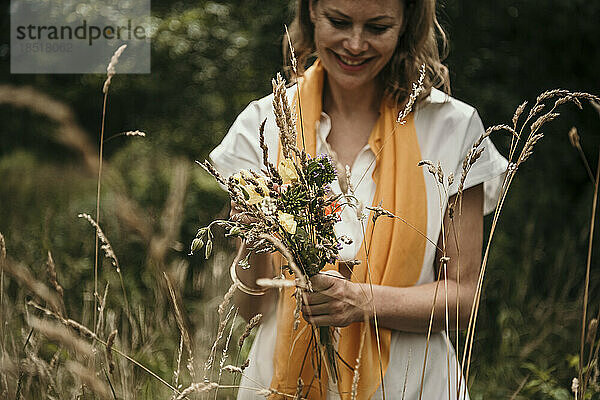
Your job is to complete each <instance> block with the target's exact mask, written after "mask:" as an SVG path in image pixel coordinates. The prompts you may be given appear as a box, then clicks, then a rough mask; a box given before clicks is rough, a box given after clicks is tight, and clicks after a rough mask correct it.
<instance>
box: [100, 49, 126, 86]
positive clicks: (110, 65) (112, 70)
mask: <svg viewBox="0 0 600 400" xmlns="http://www.w3.org/2000/svg"><path fill="white" fill-rule="evenodd" d="M126 48H127V45H126V44H124V45H122V46H121V47H119V48H118V49H117V51H115V53H114V54H113V56H112V57H111V58H110V63H108V67H106V81H104V86H103V87H102V93H104V94H106V93H107V92H108V88H109V87H110V82H111V80H112V77H113V76H114V75H115V74H116V73H117V71H116V70H115V66H116V65H117V63H118V62H119V57H121V54H123V51H125V49H126Z"/></svg>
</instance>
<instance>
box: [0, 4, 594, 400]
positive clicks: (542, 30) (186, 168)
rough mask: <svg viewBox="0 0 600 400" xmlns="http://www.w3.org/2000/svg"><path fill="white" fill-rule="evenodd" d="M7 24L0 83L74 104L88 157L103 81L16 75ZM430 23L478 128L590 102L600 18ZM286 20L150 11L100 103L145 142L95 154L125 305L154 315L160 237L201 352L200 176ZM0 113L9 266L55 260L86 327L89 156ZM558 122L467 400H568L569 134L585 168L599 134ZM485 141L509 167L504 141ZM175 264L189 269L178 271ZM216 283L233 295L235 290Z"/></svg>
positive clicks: (521, 217) (475, 18)
mask: <svg viewBox="0 0 600 400" xmlns="http://www.w3.org/2000/svg"><path fill="white" fill-rule="evenodd" d="M2 8H3V9H4V10H5V12H3V13H2V15H1V16H0V18H1V20H0V24H1V25H2V29H0V81H1V82H0V83H1V84H11V85H17V86H30V87H33V88H35V89H36V90H38V91H40V92H43V93H45V94H46V95H48V96H49V97H50V98H52V99H53V100H55V101H59V102H62V103H64V104H66V105H68V106H69V107H70V108H71V109H72V111H73V113H74V116H75V122H76V123H77V124H79V125H80V126H81V128H82V130H83V132H84V134H85V136H84V137H85V139H86V141H87V142H89V146H90V147H89V148H90V149H92V150H93V152H96V151H97V150H96V149H97V143H98V138H99V132H100V123H101V115H102V114H101V107H102V92H101V88H102V83H103V82H104V79H105V77H104V76H101V75H14V74H10V61H9V60H10V49H9V25H10V16H9V13H8V5H7V4H5V5H4V6H2ZM438 8H439V12H438V14H439V18H440V21H441V23H442V25H443V26H444V27H445V29H446V30H447V32H448V34H449V40H450V55H449V57H448V59H447V65H448V66H449V68H450V71H451V86H452V93H453V95H454V96H455V97H457V98H458V99H460V100H463V101H465V102H467V103H469V104H471V105H473V106H475V107H476V108H477V109H478V111H479V113H480V115H481V118H482V120H483V122H484V125H486V126H489V125H493V124H497V123H509V122H510V119H511V117H512V114H513V112H514V109H515V108H516V107H517V106H518V105H519V104H520V103H521V102H522V101H523V100H528V101H534V100H535V97H536V96H537V95H538V94H539V93H540V92H542V91H544V90H546V89H552V88H565V89H570V90H581V91H587V92H590V93H594V94H600V78H599V73H598V70H599V67H600V52H599V51H598V48H599V36H600V29H599V25H598V21H600V2H597V1H586V0H546V1H524V0H521V1H518V0H496V1H468V2H466V1H462V2H461V1H458V0H447V1H441V2H440V4H439V5H438ZM292 10H293V5H292V4H288V2H285V1H270V0H269V1H267V0H260V1H259V0H247V1H243V2H242V1H220V2H213V1H204V0H198V1H193V2H189V1H172V0H163V1H161V2H160V3H158V2H154V3H153V4H152V16H153V23H154V24H155V26H156V27H157V31H156V35H155V37H154V38H153V41H152V73H151V74H149V75H117V76H116V77H115V78H114V79H113V83H112V86H111V88H110V96H109V99H108V111H107V118H106V132H107V133H106V135H107V136H111V135H113V134H116V133H119V132H123V131H127V130H135V129H139V130H141V131H144V132H146V133H147V137H146V138H138V137H118V138H115V139H114V140H111V141H109V142H107V143H106V146H105V157H106V161H107V167H106V168H107V169H106V171H105V175H104V177H103V185H104V186H103V190H102V202H103V206H102V209H103V211H102V213H101V220H100V222H101V225H102V227H103V229H104V231H105V232H106V234H107V236H108V237H109V240H111V243H112V245H113V247H114V249H115V252H116V254H117V256H118V257H119V260H120V262H121V264H122V266H123V267H122V270H123V274H124V279H125V286H126V288H127V290H128V295H129V296H130V302H131V304H137V305H143V304H146V305H147V304H149V303H150V304H151V303H152V302H154V299H148V293H149V292H148V290H149V289H153V290H154V288H155V287H156V285H157V284H156V281H158V280H160V279H161V278H160V276H159V275H158V272H157V271H159V270H160V268H156V265H152V264H153V261H152V260H153V258H152V257H150V256H148V254H152V248H151V247H152V243H156V242H157V241H158V239H160V238H167V239H168V242H169V243H168V246H167V247H168V248H167V249H166V250H164V251H163V253H161V256H160V257H159V259H160V260H161V261H160V262H161V263H164V264H165V268H171V269H172V270H178V271H180V277H179V278H180V279H179V285H180V287H181V290H182V293H183V303H184V304H185V309H186V311H187V313H188V314H190V315H192V317H190V321H189V323H190V325H191V328H192V329H193V330H194V331H198V330H203V329H204V330H206V331H207V332H208V333H207V334H206V337H205V338H204V339H205V340H207V341H210V340H209V339H207V337H209V336H210V335H213V334H214V332H213V330H212V327H206V326H203V325H202V324H203V323H205V322H206V321H205V320H204V319H198V318H196V317H193V315H197V314H202V313H214V302H213V303H211V301H212V299H213V298H215V297H216V296H218V295H219V294H221V295H222V293H218V291H217V290H214V289H213V290H209V289H207V288H206V286H205V285H203V282H204V281H203V280H202V279H204V278H202V276H203V274H204V273H205V272H206V269H207V268H212V267H213V266H212V265H208V264H207V263H206V262H205V261H204V260H203V257H201V256H194V257H187V256H186V254H187V248H188V243H189V241H190V240H191V239H192V238H193V236H194V234H195V231H196V229H197V228H198V227H200V226H203V225H204V224H205V223H207V222H208V221H209V220H212V219H213V218H214V217H215V216H216V215H224V213H225V212H226V210H227V209H226V206H227V198H226V196H225V195H224V193H223V192H222V191H221V190H220V189H219V188H218V186H217V185H216V184H214V182H212V179H211V178H210V177H208V176H207V174H205V173H204V171H203V170H202V169H201V168H200V167H198V166H194V165H193V161H194V160H203V159H204V158H205V157H207V155H208V153H209V151H210V150H211V149H212V148H213V147H214V146H216V145H217V144H218V143H219V142H220V140H221V138H222V137H223V136H224V134H225V133H226V131H227V129H228V127H229V126H230V125H231V123H232V122H233V120H234V118H235V116H236V115H237V114H238V113H239V112H240V111H241V110H242V109H243V108H244V107H245V106H246V105H247V104H248V103H249V102H250V101H251V100H253V99H256V98H259V97H262V96H264V95H266V94H267V93H269V91H270V89H271V84H270V79H271V77H273V76H274V74H275V73H276V72H277V71H280V70H281V64H282V57H281V39H282V34H283V32H284V28H283V24H284V23H289V22H290V20H291V15H292ZM117 70H118V67H117ZM2 91H4V92H6V89H5V88H4V89H2ZM4 96H6V94H5V95H4ZM6 102H7V100H3V101H2V103H4V104H2V105H0V121H2V122H1V123H0V232H1V233H3V234H4V235H5V237H6V243H7V248H8V252H9V254H10V255H11V257H13V258H14V259H17V260H20V261H22V262H23V263H25V264H26V265H28V266H29V267H30V268H31V269H32V270H33V271H35V272H36V273H39V274H42V273H43V271H44V268H45V267H44V262H45V260H46V254H47V251H48V250H51V251H52V254H53V256H54V259H55V260H56V262H57V269H58V276H59V280H60V281H61V283H62V285H63V286H64V288H65V292H66V293H68V296H66V298H65V301H66V302H67V308H68V309H69V311H70V315H72V318H74V319H83V320H85V319H86V318H88V319H89V318H90V317H89V311H87V313H88V315H85V312H84V311H83V309H85V308H86V307H89V306H90V293H92V291H93V255H94V253H93V230H92V228H91V227H90V226H89V225H87V223H86V222H85V221H83V220H80V219H78V218H77V214H78V213H79V212H87V213H90V214H92V215H93V214H94V210H95V196H96V176H95V171H94V170H93V168H86V167H85V163H84V156H85V154H84V151H83V150H81V148H82V147H79V150H78V149H77V148H75V147H74V146H72V145H69V144H65V141H64V136H63V135H64V132H63V130H62V129H61V127H60V126H59V124H57V123H56V122H55V121H53V120H52V119H50V118H48V117H46V116H43V115H40V114H39V113H36V112H34V111H32V110H31V109H28V108H21V107H17V106H15V105H11V104H6ZM8 102H10V101H8ZM563 111H564V112H563V115H562V116H561V117H560V118H559V120H557V121H555V122H552V123H551V124H549V125H547V126H546V127H545V129H544V133H545V134H546V137H545V138H544V139H543V140H542V141H541V142H540V143H539V145H538V146H537V147H536V150H535V152H534V154H533V156H532V157H531V159H530V160H529V161H528V162H527V163H526V164H524V166H523V168H522V169H521V170H520V171H519V173H518V174H517V179H516V181H515V182H514V186H513V188H512V190H511V193H509V196H508V200H507V203H506V205H505V210H504V213H503V215H502V217H501V219H500V224H499V227H498V232H497V235H496V236H495V238H494V243H493V246H492V254H491V257H490V262H489V265H488V273H487V277H486V283H485V288H484V298H483V305H482V308H481V310H480V319H479V322H478V326H477V331H478V333H477V336H476V341H475V353H474V362H473V366H472V368H471V370H472V388H471V391H472V398H474V399H482V398H510V396H511V394H512V393H513V392H514V391H515V390H516V389H517V388H518V387H519V385H520V384H521V383H522V382H523V381H524V379H526V382H527V383H526V385H525V387H524V388H523V390H522V391H521V393H520V394H519V397H518V398H556V399H563V398H565V399H566V398H570V394H569V393H570V390H569V389H570V384H571V379H572V378H573V377H574V376H576V369H575V368H574V363H576V359H575V358H574V357H576V355H577V354H578V352H579V330H580V325H581V311H580V309H581V299H582V296H583V282H584V276H585V260H586V255H587V240H588V231H589V219H590V215H591V202H592V195H593V186H592V184H591V183H590V180H589V178H588V176H587V174H586V171H585V169H584V167H583V164H582V162H581V160H580V158H579V156H578V154H577V153H576V151H575V150H574V149H573V148H572V147H571V145H570V144H569V140H568V137H567V132H568V131H569V129H570V128H571V127H572V126H576V127H577V128H578V130H579V134H580V135H581V137H582V145H583V148H584V151H585V153H586V155H587V157H588V159H589V160H590V164H591V166H592V169H595V168H596V165H597V162H596V159H597V158H598V146H599V144H600V136H599V135H598V132H599V128H600V124H599V122H600V119H599V115H598V113H597V112H596V111H595V110H594V109H593V108H592V107H590V106H589V105H586V106H585V107H584V109H583V110H582V111H579V110H577V109H576V107H574V106H566V107H565V108H563ZM61 138H62V139H61ZM493 140H494V142H495V144H496V146H497V147H498V148H499V150H500V151H501V152H502V153H503V154H506V153H507V149H508V145H509V142H508V138H507V137H506V136H502V135H498V136H496V137H494V138H493ZM84 147H85V146H84ZM178 182H179V183H178ZM178 194H179V195H180V196H181V199H179V203H180V204H181V208H180V210H179V213H178V215H179V217H177V218H175V220H176V221H177V222H176V223H173V224H171V225H169V222H168V221H167V222H165V218H166V219H167V220H168V218H167V217H168V216H165V212H164V210H165V209H166V210H168V209H169V207H168V205H169V204H170V203H169V201H171V202H173V201H175V202H177V196H178ZM488 225H489V221H488ZM157 238H158V239H157ZM218 246H220V247H221V248H222V249H224V250H226V249H227V248H228V247H227V246H228V244H227V243H221V244H219V245H218ZM596 247H597V246H596ZM595 254H598V253H597V251H596V252H595ZM223 257H225V256H223ZM596 259H597V257H596ZM182 263H183V264H185V268H179V267H176V266H177V265H182ZM596 266H597V262H596V261H593V262H592V280H591V286H590V309H589V312H588V315H596V314H597V313H598V307H599V302H598V295H599V289H600V272H599V271H598V269H597V268H596ZM177 268H179V269H177ZM102 271H103V272H102V282H104V281H111V282H114V285H113V286H112V288H113V289H112V290H113V293H114V295H115V296H117V297H118V293H119V291H118V289H117V288H118V280H115V276H114V273H113V271H111V269H110V266H109V264H108V263H105V264H104V267H103V268H102ZM217 278H218V279H220V282H221V281H224V282H225V283H224V284H223V287H224V288H225V289H226V287H227V279H228V278H226V277H222V278H219V277H218V276H217ZM217 278H215V279H217ZM102 286H103V283H102ZM6 291H7V293H8V294H9V296H13V297H14V298H15V299H17V298H18V296H20V294H22V293H21V291H20V290H19V289H18V288H17V286H16V284H15V283H14V282H11V281H9V282H8V283H7V286H6ZM86 293H87V295H86ZM152 293H158V292H152ZM157 301H159V302H160V301H166V300H160V299H159V300H157ZM115 302H118V301H117V300H115ZM17 303H18V302H17ZM82 304H83V307H82ZM216 304H218V302H217V303H216ZM20 307H21V308H22V305H21V306H20ZM208 307H212V308H210V309H207V308H208ZM15 318H16V317H15ZM200 321H203V322H200ZM9 322H10V321H9ZM213 322H214V321H213ZM175 332H176V331H175ZM177 341H178V338H177V337H175V338H169V337H168V335H167V334H166V333H165V334H164V336H161V337H160V340H158V339H157V340H156V342H155V343H156V344H157V347H158V348H161V349H164V348H167V349H173V348H176V347H177ZM169 351H170V350H169ZM165 353H166V354H167V356H165V357H169V358H168V359H169V361H168V362H165V363H166V364H168V366H163V367H161V366H160V362H157V361H156V360H155V361H154V362H156V368H157V369H160V370H161V371H163V373H164V374H166V375H167V376H168V374H169V373H170V371H171V369H172V367H171V364H170V363H171V361H170V359H171V356H172V354H171V353H169V352H168V351H165Z"/></svg>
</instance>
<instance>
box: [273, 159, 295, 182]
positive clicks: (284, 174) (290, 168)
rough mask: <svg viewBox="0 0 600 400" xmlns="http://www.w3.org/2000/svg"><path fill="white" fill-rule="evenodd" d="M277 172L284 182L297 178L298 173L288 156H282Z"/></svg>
mask: <svg viewBox="0 0 600 400" xmlns="http://www.w3.org/2000/svg"><path fill="white" fill-rule="evenodd" d="M277 172H279V175H280V176H281V179H283V183H284V184H286V183H290V182H292V181H297V180H298V173H297V172H296V168H295V167H294V161H293V160H292V159H290V158H284V159H283V161H281V162H280V163H279V167H278V168H277Z"/></svg>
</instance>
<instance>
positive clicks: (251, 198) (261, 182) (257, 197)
mask: <svg viewBox="0 0 600 400" xmlns="http://www.w3.org/2000/svg"><path fill="white" fill-rule="evenodd" d="M233 178H234V179H235V180H236V182H237V183H238V184H239V185H240V186H241V188H242V189H243V190H244V192H246V194H247V195H248V200H247V201H248V204H250V205H254V204H258V203H260V202H261V201H262V200H263V198H265V197H269V188H268V187H267V182H266V180H265V177H263V176H261V177H259V178H257V179H256V181H257V182H258V187H260V188H261V189H262V191H263V193H264V195H262V194H259V193H258V192H257V191H256V187H255V185H254V184H252V183H249V182H248V181H247V179H249V178H252V175H251V174H250V173H249V172H248V171H246V170H245V169H242V170H240V171H239V172H238V173H237V174H235V175H233Z"/></svg>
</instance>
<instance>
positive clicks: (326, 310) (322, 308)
mask: <svg viewBox="0 0 600 400" xmlns="http://www.w3.org/2000/svg"><path fill="white" fill-rule="evenodd" d="M330 312H331V307H330V303H324V304H317V305H314V306H302V313H303V314H305V315H307V316H311V317H316V316H318V315H328V314H330Z"/></svg>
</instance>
